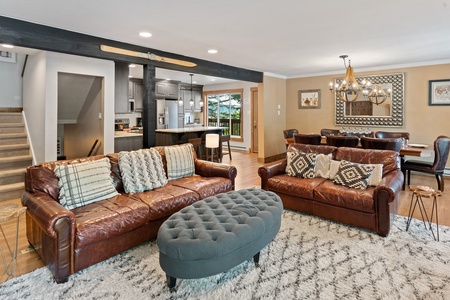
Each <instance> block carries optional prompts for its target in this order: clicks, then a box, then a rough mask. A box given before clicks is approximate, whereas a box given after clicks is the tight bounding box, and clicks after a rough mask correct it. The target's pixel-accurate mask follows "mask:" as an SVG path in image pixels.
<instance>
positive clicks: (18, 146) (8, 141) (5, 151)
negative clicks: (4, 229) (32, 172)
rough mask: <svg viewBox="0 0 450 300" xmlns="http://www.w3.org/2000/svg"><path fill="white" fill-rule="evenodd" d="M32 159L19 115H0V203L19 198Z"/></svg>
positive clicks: (20, 115)
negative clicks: (26, 170)
mask: <svg viewBox="0 0 450 300" xmlns="http://www.w3.org/2000/svg"><path fill="white" fill-rule="evenodd" d="M31 163H32V157H31V155H30V146H29V145H28V139H27V134H26V133H25V125H24V123H23V119H22V114H21V113H0V202H1V201H5V200H10V199H15V198H20V197H21V196H22V193H23V191H24V189H25V188H24V181H25V169H26V167H28V166H31Z"/></svg>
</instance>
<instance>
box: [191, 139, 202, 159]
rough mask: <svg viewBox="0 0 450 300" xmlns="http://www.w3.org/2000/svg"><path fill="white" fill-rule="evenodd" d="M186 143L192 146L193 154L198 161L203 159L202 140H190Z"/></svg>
mask: <svg viewBox="0 0 450 300" xmlns="http://www.w3.org/2000/svg"><path fill="white" fill-rule="evenodd" d="M188 143H190V144H192V146H194V150H195V153H196V154H197V158H198V159H203V157H204V156H203V153H202V152H203V151H202V139H201V138H192V139H188Z"/></svg>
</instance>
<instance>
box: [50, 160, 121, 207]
mask: <svg viewBox="0 0 450 300" xmlns="http://www.w3.org/2000/svg"><path fill="white" fill-rule="evenodd" d="M54 173H55V176H56V177H57V178H58V189H59V203H60V204H61V205H62V206H64V207H65V208H67V209H74V208H77V207H80V206H84V205H87V204H89V203H93V202H96V201H100V200H105V199H109V198H112V197H115V196H117V195H118V194H119V193H117V191H116V189H115V188H114V185H113V180H112V178H111V176H110V173H111V167H110V163H109V159H108V158H102V159H99V160H95V161H90V162H85V163H79V164H68V165H60V166H57V167H56V168H55V170H54Z"/></svg>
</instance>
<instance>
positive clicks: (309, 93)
mask: <svg viewBox="0 0 450 300" xmlns="http://www.w3.org/2000/svg"><path fill="white" fill-rule="evenodd" d="M298 108H299V109H303V108H320V90H303V91H298Z"/></svg>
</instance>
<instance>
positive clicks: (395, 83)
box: [334, 73, 405, 127]
mask: <svg viewBox="0 0 450 300" xmlns="http://www.w3.org/2000/svg"><path fill="white" fill-rule="evenodd" d="M363 79H366V80H368V81H370V82H371V83H372V84H386V83H390V84H392V108H391V115H390V116H346V115H345V105H344V104H345V102H343V101H341V100H339V99H337V97H336V94H334V104H335V106H334V107H335V115H334V124H335V125H343V126H376V127H403V124H404V109H403V107H404V100H403V99H404V94H405V92H404V88H405V76H404V73H396V74H386V75H369V76H364V77H357V78H356V80H357V81H358V83H361V81H362V80H363ZM342 80H343V78H341V79H336V83H337V84H340V83H341V82H342Z"/></svg>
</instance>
